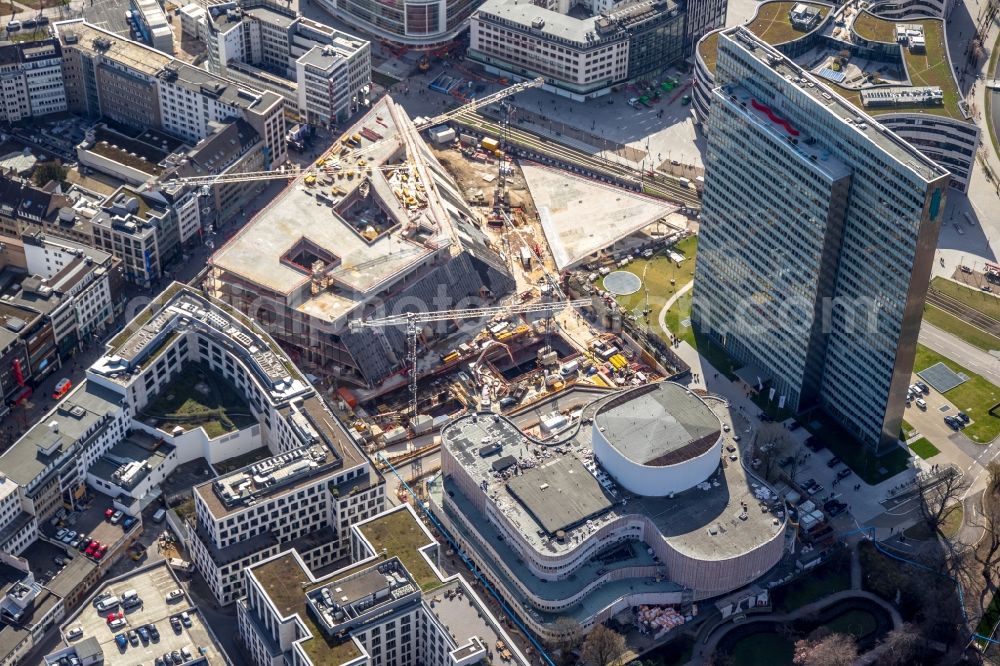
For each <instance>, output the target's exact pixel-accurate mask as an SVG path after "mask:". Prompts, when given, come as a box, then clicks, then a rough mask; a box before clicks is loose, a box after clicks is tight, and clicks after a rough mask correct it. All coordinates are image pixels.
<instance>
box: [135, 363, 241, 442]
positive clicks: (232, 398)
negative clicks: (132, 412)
mask: <svg viewBox="0 0 1000 666" xmlns="http://www.w3.org/2000/svg"><path fill="white" fill-rule="evenodd" d="M140 415H141V416H142V417H143V418H144V419H146V421H147V422H150V423H152V424H153V425H154V426H156V427H157V428H160V429H161V430H164V431H166V432H169V431H171V430H172V429H173V428H174V427H177V426H179V427H181V428H183V429H184V430H185V431H187V430H193V429H195V428H204V430H205V434H206V435H208V437H209V438H211V439H214V438H216V437H220V436H222V435H225V434H226V433H229V432H233V431H235V430H241V429H243V428H247V427H250V426H252V425H254V424H256V423H257V419H256V417H254V416H253V414H252V412H251V411H250V405H248V404H247V402H246V401H245V400H244V399H243V397H242V396H240V395H239V394H238V393H237V392H236V391H235V390H234V389H233V387H232V385H231V384H230V383H229V382H228V381H227V380H226V379H225V378H224V377H222V376H221V375H219V374H218V373H216V372H215V371H214V370H212V369H211V368H209V367H208V366H207V365H204V364H200V363H189V364H188V365H186V366H184V368H183V369H182V370H181V372H180V373H179V374H178V375H177V376H176V377H174V379H173V381H171V382H170V383H169V384H167V385H166V386H164V387H163V389H162V390H161V391H160V393H159V395H157V396H156V397H154V398H153V399H152V400H150V401H149V403H148V404H147V405H146V406H145V407H144V408H143V409H142V410H141V411H140Z"/></svg>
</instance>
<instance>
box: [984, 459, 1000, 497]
mask: <svg viewBox="0 0 1000 666" xmlns="http://www.w3.org/2000/svg"><path fill="white" fill-rule="evenodd" d="M986 471H987V472H989V475H990V487H989V488H987V490H988V491H995V490H997V488H1000V460H991V461H990V462H989V463H988V464H987V465H986Z"/></svg>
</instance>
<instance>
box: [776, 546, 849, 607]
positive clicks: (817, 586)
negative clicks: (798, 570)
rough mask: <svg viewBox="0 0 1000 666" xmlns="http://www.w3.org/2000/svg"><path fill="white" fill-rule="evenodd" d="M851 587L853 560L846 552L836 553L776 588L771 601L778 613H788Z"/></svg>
mask: <svg viewBox="0 0 1000 666" xmlns="http://www.w3.org/2000/svg"><path fill="white" fill-rule="evenodd" d="M849 589H851V561H850V558H849V557H847V554H846V553H840V554H838V555H835V556H834V558H833V559H832V560H831V561H830V562H827V563H826V564H821V565H819V566H818V567H817V568H815V569H813V570H812V571H810V572H809V573H807V574H805V575H804V576H802V577H801V578H796V579H795V580H793V581H792V582H790V583H788V584H787V585H781V586H779V587H776V588H774V590H772V592H771V601H772V603H773V604H774V610H775V612H777V613H788V612H791V611H793V610H795V609H796V608H801V607H802V606H805V605H806V604H811V603H812V602H814V601H818V600H819V599H822V598H823V597H827V596H830V595H831V594H833V593H834V592H840V591H841V590H849Z"/></svg>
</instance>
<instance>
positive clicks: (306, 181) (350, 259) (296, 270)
mask: <svg viewBox="0 0 1000 666" xmlns="http://www.w3.org/2000/svg"><path fill="white" fill-rule="evenodd" d="M359 148H360V150H358V149H359ZM322 166H323V167H324V168H323V169H322V170H320V171H319V172H317V173H313V174H310V175H307V176H305V177H303V178H300V179H297V180H296V181H294V182H293V183H292V184H291V185H289V187H288V188H287V189H286V190H285V191H284V192H283V193H282V194H281V195H279V196H278V197H277V198H276V199H275V201H273V202H272V203H271V204H270V205H269V206H268V207H267V208H265V209H264V210H262V211H261V212H260V213H259V214H258V215H257V216H256V217H255V218H254V219H253V220H251V221H250V222H249V223H248V224H247V225H246V226H245V227H244V228H243V229H242V230H241V231H240V232H239V233H238V234H237V235H235V236H234V237H233V238H232V239H231V240H229V241H228V242H227V243H226V244H225V245H224V246H223V247H222V248H220V249H219V251H218V252H216V253H215V255H214V256H213V257H212V258H211V260H210V261H209V266H210V271H209V277H208V280H207V283H206V286H207V288H208V289H210V290H211V291H212V292H214V293H215V295H217V296H218V297H220V298H222V299H223V300H225V301H227V302H228V303H230V304H232V305H233V306H235V307H237V308H238V309H240V310H242V311H243V312H245V313H246V314H248V315H250V316H252V317H254V318H255V319H256V320H257V321H259V322H261V325H263V326H265V327H267V328H268V330H269V332H270V333H271V335H272V336H273V337H275V338H276V339H277V340H278V341H279V342H280V343H281V344H282V345H283V346H284V348H285V349H286V350H287V351H288V353H289V355H290V356H291V357H292V359H293V360H294V361H295V362H296V363H297V364H299V365H300V367H302V368H304V369H306V370H313V371H314V372H317V374H319V373H322V374H332V375H334V376H336V377H337V378H338V379H339V381H340V382H341V383H346V384H351V385H355V386H359V387H366V388H373V387H376V386H378V385H379V384H380V383H382V382H383V381H384V380H385V379H387V378H388V377H390V376H392V375H393V374H394V373H397V372H400V371H402V370H404V369H405V368H406V367H407V362H406V361H407V359H406V353H407V346H408V345H407V342H406V331H405V327H402V328H382V329H367V330H359V331H351V330H350V329H349V327H348V322H349V321H350V320H352V319H358V318H370V317H376V316H382V315H389V314H398V313H401V312H403V311H429V310H446V309H451V308H461V307H464V306H468V305H474V304H480V303H482V304H489V303H492V302H494V301H495V300H496V299H497V298H499V297H501V296H504V295H507V294H509V293H511V292H512V291H513V290H514V287H515V283H514V278H513V276H512V275H511V273H510V271H509V270H508V268H507V266H506V264H505V262H504V261H503V260H502V259H501V257H500V256H499V254H498V253H497V252H496V251H495V250H494V249H493V248H492V247H491V246H490V244H489V242H488V240H487V238H486V236H485V235H484V234H483V233H482V232H481V230H480V228H479V220H478V219H477V218H476V215H475V213H474V212H473V211H472V210H471V209H470V208H469V207H468V206H467V205H466V203H465V201H464V200H463V197H462V195H461V193H460V191H459V189H458V187H457V186H456V184H455V182H454V181H453V180H452V178H451V176H449V175H448V174H447V172H446V171H445V170H444V169H443V168H442V166H441V165H440V164H439V163H438V162H437V160H436V159H435V158H434V156H433V155H432V154H431V152H430V150H429V149H428V148H427V146H426V145H425V144H424V142H423V140H422V139H421V137H420V136H419V133H418V132H417V130H416V128H415V127H414V125H413V123H412V122H411V120H410V119H409V118H408V117H407V115H406V113H405V111H404V110H403V109H402V108H401V107H399V106H397V105H396V104H395V102H393V100H392V99H391V98H389V97H384V98H383V99H381V100H380V101H379V102H378V103H377V104H375V106H374V107H372V109H371V111H369V113H367V114H366V115H365V116H363V117H362V118H361V119H360V120H359V121H358V123H357V124H356V125H355V126H354V127H352V128H351V129H349V130H348V131H347V133H346V134H344V136H343V137H342V138H341V140H340V141H339V142H338V143H337V144H335V145H334V148H333V151H332V152H331V153H329V157H327V158H325V163H324V164H323V165H322ZM456 325H457V323H456V322H438V323H436V324H435V326H434V327H433V328H431V327H425V328H424V329H423V330H422V331H421V334H420V338H421V340H422V344H423V343H426V342H427V341H429V340H430V339H431V338H435V337H439V336H443V335H446V334H447V333H449V332H452V331H454V327H455V326H456Z"/></svg>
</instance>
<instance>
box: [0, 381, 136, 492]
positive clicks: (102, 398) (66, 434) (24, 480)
mask: <svg viewBox="0 0 1000 666" xmlns="http://www.w3.org/2000/svg"><path fill="white" fill-rule="evenodd" d="M122 400H123V396H122V394H119V393H116V392H114V391H112V390H111V389H108V388H105V387H103V386H101V385H100V384H96V383H94V382H91V381H87V380H86V379H85V380H83V381H82V382H81V383H80V384H79V385H77V386H76V388H74V389H73V390H72V391H71V392H70V393H69V394H68V395H66V396H65V397H64V398H63V399H62V400H60V401H59V404H57V405H56V407H55V408H54V409H52V410H51V411H50V412H48V413H46V415H45V416H44V417H42V418H40V419H39V420H38V422H37V423H36V424H35V425H34V426H32V427H31V428H30V429H29V430H28V431H27V432H26V433H24V435H22V436H21V438H20V439H19V440H17V441H16V442H14V444H13V446H11V447H10V448H9V449H7V451H5V452H4V454H3V455H2V456H0V471H3V473H4V474H6V475H7V477H8V478H10V479H13V480H14V481H15V482H17V483H18V484H19V485H21V486H27V485H28V484H29V483H31V482H32V481H34V480H35V478H37V477H38V475H39V474H41V473H42V472H43V471H45V469H46V468H47V467H48V466H49V465H51V464H53V463H54V462H55V461H56V460H57V459H58V458H59V457H61V456H62V455H63V454H65V453H66V451H67V450H68V449H69V448H70V447H71V446H73V444H75V443H76V442H77V440H79V439H81V438H82V437H83V436H84V434H85V433H87V432H88V431H90V430H92V429H93V427H94V426H95V425H96V424H97V423H99V422H100V421H101V420H103V419H104V418H105V417H106V416H107V415H108V414H110V413H112V412H114V411H116V410H118V409H121V404H122ZM53 423H55V424H56V427H53V425H52V424H53Z"/></svg>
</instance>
